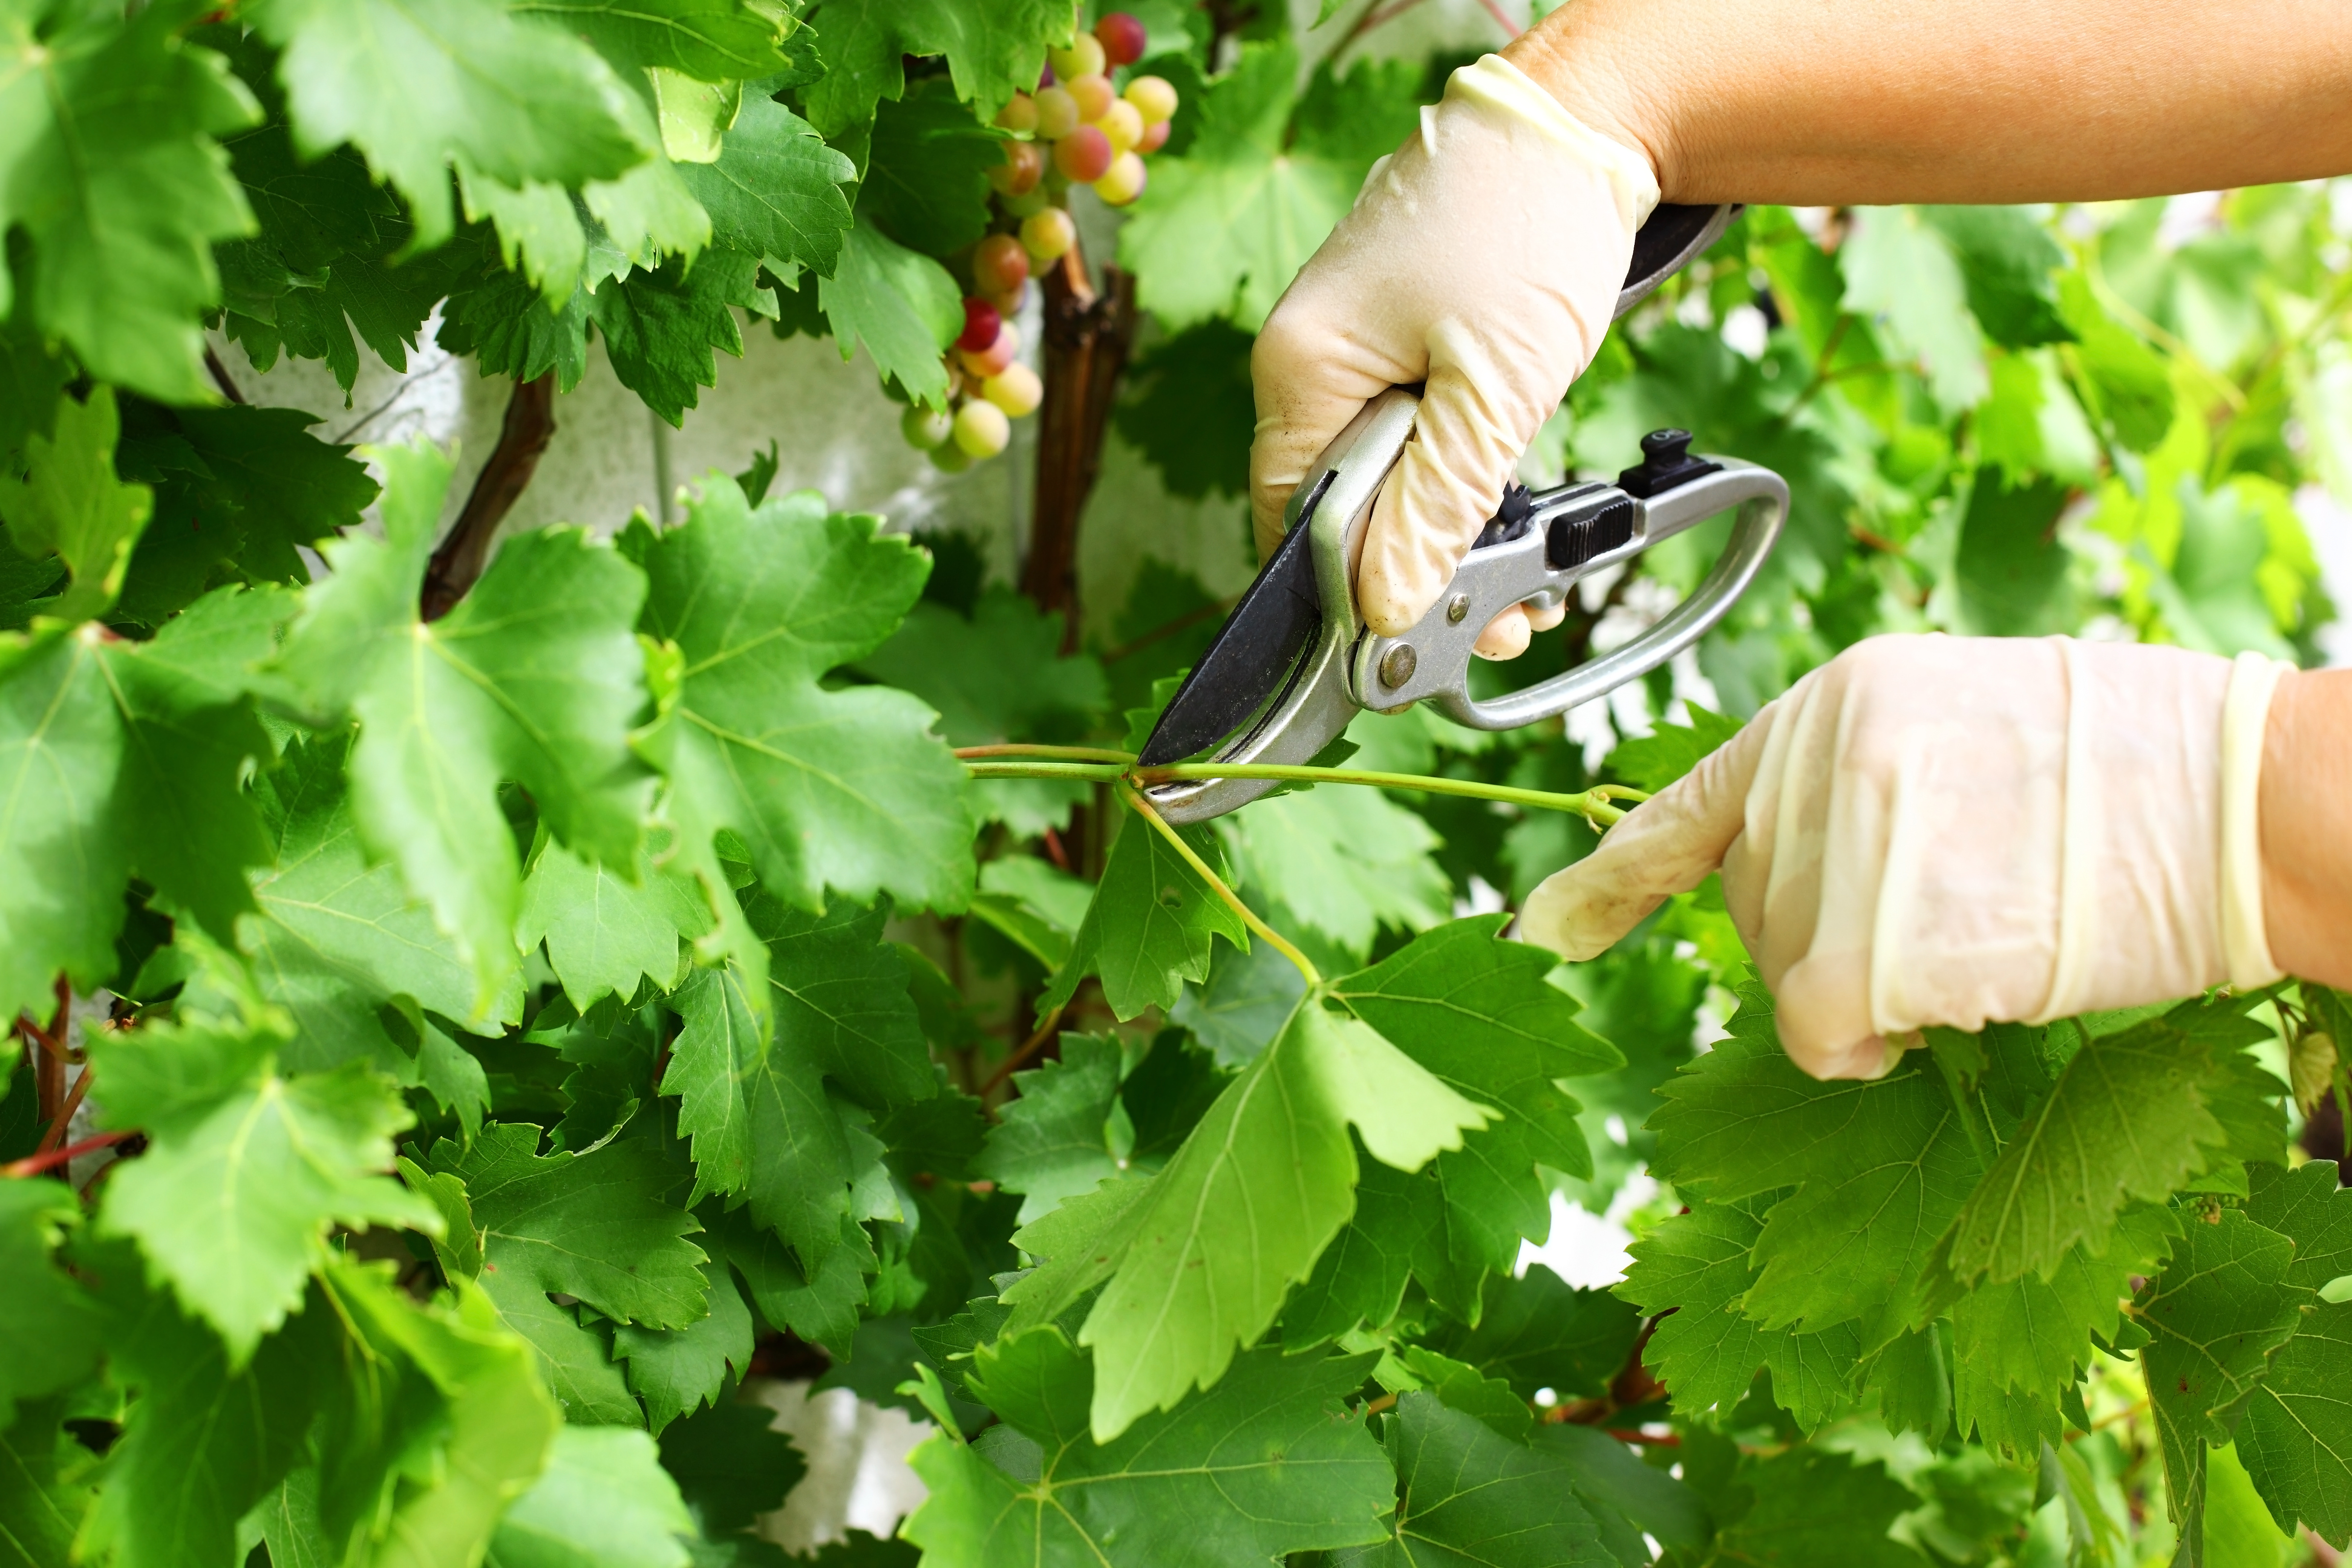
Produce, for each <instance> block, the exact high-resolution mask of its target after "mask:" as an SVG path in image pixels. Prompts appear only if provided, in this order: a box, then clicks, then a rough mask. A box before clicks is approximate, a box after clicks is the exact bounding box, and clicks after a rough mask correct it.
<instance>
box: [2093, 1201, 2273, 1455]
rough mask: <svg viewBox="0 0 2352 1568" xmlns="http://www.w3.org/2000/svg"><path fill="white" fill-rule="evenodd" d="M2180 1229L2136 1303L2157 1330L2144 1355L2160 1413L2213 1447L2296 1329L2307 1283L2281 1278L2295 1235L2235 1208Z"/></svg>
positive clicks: (2143, 1322)
mask: <svg viewBox="0 0 2352 1568" xmlns="http://www.w3.org/2000/svg"><path fill="white" fill-rule="evenodd" d="M2182 1230H2183V1235H2182V1236H2181V1238H2180V1239H2179V1241H2178V1242H2176V1243H2175V1244H2174V1247H2173V1251H2172V1258H2171V1260H2170V1261H2169V1262H2168V1264H2167V1265H2166V1266H2165V1268H2164V1272H2162V1273H2161V1274H2158V1275H2157V1276H2156V1277H2155V1278H2154V1279H2150V1280H2149V1281H2148V1282H2147V1285H2146V1286H2145V1287H2144V1288H2143V1289H2141V1291H2140V1293H2139V1295H2138V1296H2137V1298H2136V1299H2135V1300H2134V1301H2133V1303H2132V1307H2133V1315H2134V1317H2135V1319H2136V1320H2137V1322H2138V1323H2139V1325H2140V1326H2141V1327H2143V1328H2145V1329H2146V1330H2147V1332H2148V1333H2149V1334H2150V1335H2152V1336H2153V1338H2152V1340H2151V1341H2150V1342H2149V1343H2148V1345H2147V1348H2146V1349H2144V1350H2143V1351H2141V1352H2140V1361H2141V1364H2142V1366H2143V1367H2144V1368H2145V1369H2146V1371H2147V1381H2148V1391H2149V1394H2150V1397H2151V1398H2152V1399H2153V1400H2154V1402H2155V1404H2156V1406H2157V1408H2158V1410H2159V1411H2161V1412H2162V1413H2163V1415H2164V1418H2165V1419H2166V1420H2167V1421H2168V1423H2169V1424H2171V1425H2172V1426H2175V1427H2176V1428H2177V1429H2179V1430H2180V1431H2182V1432H2184V1433H2186V1434H2189V1435H2190V1436H2195V1437H2196V1438H2197V1439H2198V1440H2200V1441H2202V1442H2205V1443H2209V1444H2213V1445H2215V1446H2219V1445H2220V1444H2222V1443H2226V1442H2228V1441H2229V1440H2230V1433H2231V1429H2232V1428H2233V1427H2234V1426H2236V1425H2237V1421H2238V1416H2239V1415H2240V1413H2241V1412H2242V1410H2243V1409H2244V1406H2245V1403H2246V1399H2247V1397H2248V1395H2249V1394H2252V1392H2253V1389H2254V1387H2255V1385H2256V1384H2260V1383H2261V1382H2262V1380H2263V1373H2265V1372H2266V1371H2267V1370H2268V1369H2269V1364H2270V1360H2271V1356H2272V1354H2273V1352H2276V1351H2277V1350H2278V1348H2279V1347H2280V1346H2281V1345H2283V1344H2284V1343H2285V1342H2287V1341H2288V1340H2289V1339H2290V1338H2292V1337H2293V1336H2294V1331H2295V1327H2296V1325H2297V1323H2298V1322H2299V1321H2301V1318H2302V1310H2303V1307H2304V1306H2305V1304H2306V1303H2307V1302H2309V1301H2310V1300H2311V1296H2310V1294H2309V1291H2310V1287H2308V1286H2305V1285H2297V1284H2294V1283H2292V1282H2290V1281H2289V1280H2288V1279H2287V1271H2288V1268H2290V1266H2291V1265H2292V1264H2293V1262H2294V1242H2293V1241H2291V1240H2289V1239H2288V1238H2287V1237H2283V1236H2281V1235H2279V1234H2278V1233H2277V1232H2276V1231H2274V1230H2269V1229H2266V1228H2264V1227H2263V1226H2260V1225H2257V1224H2255V1223H2254V1222H2253V1221H2252V1220H2251V1219H2249V1218H2247V1217H2246V1215H2244V1214H2243V1213H2242V1212H2241V1211H2239V1210H2237V1209H2221V1208H2217V1209H2213V1210H2210V1211H2209V1212H2208V1213H2206V1214H2203V1215H2195V1216H2193V1217H2192V1218H2190V1220H2189V1223H2188V1224H2187V1225H2186V1226H2183V1227H2182Z"/></svg>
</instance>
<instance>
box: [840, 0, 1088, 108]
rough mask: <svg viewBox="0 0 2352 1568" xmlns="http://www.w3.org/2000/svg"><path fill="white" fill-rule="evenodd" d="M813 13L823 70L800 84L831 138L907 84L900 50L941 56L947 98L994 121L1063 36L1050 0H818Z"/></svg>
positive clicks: (1063, 23) (1065, 21)
mask: <svg viewBox="0 0 2352 1568" xmlns="http://www.w3.org/2000/svg"><path fill="white" fill-rule="evenodd" d="M814 22H815V26H816V47H817V49H818V51H819V52H820V53H821V54H822V55H823V56H824V62H825V66H826V70H825V74H824V79H823V80H821V81H818V82H816V83H815V84H814V85H813V86H812V87H810V89H808V91H807V94H806V97H807V100H808V108H809V118H810V119H812V120H814V121H816V124H817V129H819V130H820V131H822V132H824V133H825V135H827V136H829V137H830V136H836V135H838V134H839V133H840V132H844V131H847V130H850V129H852V128H853V127H856V126H857V125H860V124H863V123H864V122H865V121H867V120H869V119H871V118H872V117H873V114H874V110H875V106H876V105H877V103H879V102H880V101H881V100H884V99H886V98H889V99H895V98H898V97H899V96H900V95H901V94H902V93H904V92H905V91H906V87H907V76H906V65H905V57H907V56H908V55H945V56H946V57H947V62H948V78H949V80H950V81H951V82H953V83H954V84H955V91H956V96H957V97H958V98H961V99H965V100H970V101H971V104H972V109H973V110H974V111H975V112H976V113H977V115H978V117H979V118H980V119H982V120H989V119H992V118H994V116H995V114H996V111H997V110H1000V109H1002V108H1003V107H1004V105H1005V103H1006V101H1007V100H1010V99H1011V98H1012V97H1013V94H1014V93H1015V92H1024V91H1027V90H1029V89H1034V87H1035V86H1036V85H1037V79H1038V77H1039V75H1040V74H1042V73H1043V71H1044V70H1045V46H1046V45H1047V44H1049V43H1053V44H1058V43H1064V42H1066V41H1067V40H1068V38H1069V37H1070V22H1071V16H1070V13H1069V11H1068V10H1067V9H1066V8H1065V7H1064V6H1062V5H1059V4H1058V3H1057V0H993V3H992V4H989V5H971V4H969V3H968V0H824V5H822V6H820V7H819V8H818V10H817V13H816V16H814Z"/></svg>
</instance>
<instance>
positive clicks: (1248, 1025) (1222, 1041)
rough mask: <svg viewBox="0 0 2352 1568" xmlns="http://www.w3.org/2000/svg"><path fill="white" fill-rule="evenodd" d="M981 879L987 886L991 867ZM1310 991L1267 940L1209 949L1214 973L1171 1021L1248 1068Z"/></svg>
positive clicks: (1228, 1061) (1190, 990) (1222, 1057)
mask: <svg viewBox="0 0 2352 1568" xmlns="http://www.w3.org/2000/svg"><path fill="white" fill-rule="evenodd" d="M981 880H982V885H983V886H984V885H985V884H986V882H987V880H988V872H987V870H986V869H983V870H982V872H981ZM1305 994H1307V977H1306V976H1305V975H1303V974H1301V973H1298V966H1297V964H1295V963H1291V962H1290V960H1288V959H1286V958H1285V957H1284V956H1283V955H1282V954H1281V953H1279V952H1276V951H1275V950H1274V949H1273V948H1272V947H1270V946H1268V945H1266V944H1265V942H1259V943H1258V944H1257V945H1255V947H1252V948H1250V949H1249V950H1248V951H1246V952H1244V951H1243V950H1242V949H1240V948H1238V947H1221V948H1216V949H1213V951H1212V952H1211V954H1210V958H1209V977H1208V978H1207V979H1206V980H1204V981H1202V982H1201V983H1200V984H1197V985H1190V986H1187V987H1185V989H1184V993H1183V994H1181V996H1179V997H1177V999H1176V1005H1174V1006H1173V1007H1171V1008H1170V1009H1169V1010H1168V1021H1169V1022H1170V1023H1171V1024H1175V1025H1177V1026H1181V1027H1182V1028H1185V1029H1189V1030H1191V1031H1192V1037H1193V1038H1194V1039H1196V1040H1198V1041H1200V1042H1201V1044H1202V1046H1204V1047H1207V1048H1208V1049H1209V1050H1210V1051H1212V1052H1213V1053H1214V1054H1215V1056H1216V1058H1217V1062H1218V1065H1220V1066H1222V1067H1228V1068H1238V1067H1244V1066H1246V1065H1247V1064H1248V1062H1249V1060H1250V1058H1253V1057H1255V1056H1256V1055H1257V1054H1258V1052H1260V1051H1262V1050H1264V1049H1265V1047H1267V1046H1268V1045H1269V1044H1271V1043H1272V1042H1273V1040H1274V1037H1275V1036H1276V1035H1278V1034H1280V1033H1281V1032H1282V1026H1283V1024H1284V1023H1285V1022H1286V1021H1287V1020H1288V1018H1289V1017H1290V1015H1291V1013H1292V1012H1293V1010H1295V1009H1296V1008H1297V1005H1298V999H1299V998H1300V997H1301V996H1304V995H1305Z"/></svg>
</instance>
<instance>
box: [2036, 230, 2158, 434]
mask: <svg viewBox="0 0 2352 1568" xmlns="http://www.w3.org/2000/svg"><path fill="white" fill-rule="evenodd" d="M2058 314H2059V316H2060V317H2061V319H2063V321H2064V322H2065V323H2066V326H2067V327H2068V328H2069V329H2070V330H2071V331H2073V332H2074V337H2075V340H2076V341H2075V342H2074V344H2073V345H2072V346H2071V347H2069V348H2067V349H2063V350H2061V351H2060V352H2061V353H2063V354H2064V355H2066V356H2067V357H2068V358H2070V359H2072V360H2073V361H2074V363H2075V364H2076V365H2077V366H2079V367H2080V368H2081V371H2082V373H2083V374H2082V378H2081V380H2080V381H2079V382H2077V385H2082V386H2085V387H2086V388H2087V390H2088V392H2089V394H2090V396H2089V399H2088V401H2089V402H2090V403H2091V405H2092V409H2091V412H2092V413H2093V414H2094V415H2095V416H2100V417H2103V418H2104V419H2105V420H2106V421H2107V423H2109V424H2110V425H2112V426H2114V427H2115V432H2116V439H2117V440H2119V441H2121V442H2122V443H2123V444H2124V445H2125V446H2126V447H2129V448H2130V449H2131V450H2133V451H2135V452H2149V451H2153V450H2155V449H2156V447H2157V445H2158V443H2159V442H2161V441H2162V440H2163V439H2164V437H2165V433H2166V432H2167V431H2168V430H2170V429H2171V428H2172V412H2173V391H2172V371H2171V367H2170V365H2169V364H2168V363H2167V362H2166V361H2165V358H2164V356H2163V355H2161V354H2159V353H2157V352H2156V351H2155V350H2154V349H2152V348H2150V347H2148V346H2147V343H2145V342H2141V341H2140V339H2139V338H2138V337H2137V335H2136V334H2134V333H2133V332H2132V331H2129V330H2128V329H2127V328H2125V327H2123V326H2121V325H2118V324H2117V323H2116V321H2115V320H2114V319H2113V318H2111V317H2110V316H2109V315H2108V314H2107V312H2106V311H2105V309H2104V308H2102V307H2101V306H2100V304H2099V301H2098V299H2097V297H2096V296H2095V295H2094V294H2093V293H2092V291H2091V280H2090V279H2089V278H2088V277H2086V276H2084V274H2083V273H2081V272H2075V271H2069V272H2067V273H2065V274H2064V275H2063V276H2062V277H2061V278H2060V279H2059V280H2058Z"/></svg>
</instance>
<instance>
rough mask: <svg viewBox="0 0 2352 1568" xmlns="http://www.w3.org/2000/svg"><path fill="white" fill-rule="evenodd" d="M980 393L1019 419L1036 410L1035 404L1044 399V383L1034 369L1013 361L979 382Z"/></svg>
mask: <svg viewBox="0 0 2352 1568" xmlns="http://www.w3.org/2000/svg"><path fill="white" fill-rule="evenodd" d="M980 395H982V397H985V398H986V399H988V401H990V402H991V403H993V404H995V405H996V406H998V407H999V408H1002V409H1003V410H1004V412H1005V413H1007V414H1009V415H1011V416H1013V418H1015V419H1021V418H1025V417H1026V416H1029V415H1032V414H1034V413H1036V412H1037V405H1039V404H1040V403H1043V402H1044V401H1045V383H1044V382H1042V381H1039V380H1038V379H1037V373H1036V372H1035V371H1034V370H1031V369H1030V368H1029V367H1028V366H1027V365H1025V364H1023V363H1020V362H1018V361H1015V362H1014V363H1012V364H1008V365H1006V366H1005V367H1004V368H1003V370H1002V371H1001V372H999V373H998V374H995V375H992V376H990V377H989V378H988V379H987V380H986V381H984V382H982V383H981V385H980Z"/></svg>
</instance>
